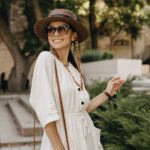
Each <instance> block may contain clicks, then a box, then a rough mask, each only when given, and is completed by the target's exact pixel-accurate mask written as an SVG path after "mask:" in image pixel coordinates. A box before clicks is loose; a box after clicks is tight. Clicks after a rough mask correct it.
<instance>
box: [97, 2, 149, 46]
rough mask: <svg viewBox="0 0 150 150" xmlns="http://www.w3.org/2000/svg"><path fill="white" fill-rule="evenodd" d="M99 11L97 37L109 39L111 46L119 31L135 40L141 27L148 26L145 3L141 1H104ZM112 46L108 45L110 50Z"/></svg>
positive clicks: (147, 13)
mask: <svg viewBox="0 0 150 150" xmlns="http://www.w3.org/2000/svg"><path fill="white" fill-rule="evenodd" d="M104 2H105V5H104V7H103V9H101V10H100V11H99V14H98V15H99V16H98V20H99V24H100V26H99V35H100V36H108V37H110V41H111V44H112V42H113V41H114V39H115V38H116V37H117V36H118V34H119V33H120V32H121V31H125V32H126V33H127V34H129V35H130V36H131V38H132V39H134V40H136V39H137V37H138V36H140V34H141V33H140V31H141V30H142V28H143V26H145V25H149V23H150V21H149V20H150V19H149V14H150V12H149V10H148V9H146V6H147V3H146V2H145V1H141V0H120V1H117V0H111V1H110V0H105V1H104ZM111 46H112V45H110V48H111Z"/></svg>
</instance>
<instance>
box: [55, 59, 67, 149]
mask: <svg viewBox="0 0 150 150" xmlns="http://www.w3.org/2000/svg"><path fill="white" fill-rule="evenodd" d="M54 66H55V76H56V82H57V89H58V94H59V101H60V107H61V114H62V119H63V124H64V130H65V136H66V141H67V148H68V150H69V140H68V133H67V126H66V120H65V115H64V107H63V102H62V95H61V90H60V84H59V79H58V73H57V67H56V62H55V59H54Z"/></svg>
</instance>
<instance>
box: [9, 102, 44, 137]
mask: <svg viewBox="0 0 150 150" xmlns="http://www.w3.org/2000/svg"><path fill="white" fill-rule="evenodd" d="M8 106H9V109H10V110H11V112H12V114H13V116H14V118H15V121H16V123H17V125H18V127H19V131H20V133H21V135H22V136H33V135H34V116H33V115H32V114H31V113H30V112H29V111H28V110H27V109H26V108H25V107H24V106H23V105H22V104H21V102H20V99H17V100H11V101H8ZM35 122H36V127H35V132H36V134H38V135H41V134H42V132H43V130H42V127H41V125H40V123H39V122H38V121H37V120H35Z"/></svg>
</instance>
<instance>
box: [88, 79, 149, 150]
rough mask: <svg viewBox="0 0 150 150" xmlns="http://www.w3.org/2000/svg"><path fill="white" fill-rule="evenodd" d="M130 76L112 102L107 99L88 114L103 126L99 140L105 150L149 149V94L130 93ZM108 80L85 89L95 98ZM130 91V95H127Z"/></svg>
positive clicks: (96, 123)
mask: <svg viewBox="0 0 150 150" xmlns="http://www.w3.org/2000/svg"><path fill="white" fill-rule="evenodd" d="M132 81H133V79H129V80H128V81H127V82H126V84H125V85H124V86H123V87H122V89H121V90H120V91H119V93H118V94H117V95H118V96H117V98H116V99H115V101H113V102H106V103H104V104H103V105H102V106H100V107H99V108H97V109H96V110H95V111H93V112H91V113H90V115H91V117H92V120H93V122H94V124H95V126H97V127H98V128H101V129H102V132H101V142H102V144H103V146H104V149H105V150H149V149H150V130H149V127H150V118H149V116H150V102H149V97H150V95H147V94H144V93H139V94H136V95H134V96H133V94H132V93H133V91H132V86H131V82H132ZM106 83H107V81H105V82H102V83H98V84H95V85H93V86H91V87H89V88H88V90H89V93H90V95H92V97H95V96H96V95H97V94H99V93H100V92H102V91H103V90H104V88H105V86H106ZM130 94H132V96H130Z"/></svg>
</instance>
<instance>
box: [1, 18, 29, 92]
mask: <svg viewBox="0 0 150 150" xmlns="http://www.w3.org/2000/svg"><path fill="white" fill-rule="evenodd" d="M0 37H1V39H2V41H3V42H4V43H5V44H6V46H7V47H8V50H9V52H10V53H11V56H12V58H13V60H14V67H13V69H12V72H11V74H10V77H9V81H8V88H9V90H10V91H12V92H21V91H24V90H25V88H26V80H27V75H28V71H29V67H30V66H29V65H28V64H27V60H26V57H25V56H24V55H23V54H22V53H21V50H20V48H19V46H18V44H17V42H16V41H15V39H14V38H13V36H12V34H11V32H10V31H9V28H8V27H7V25H6V24H5V22H4V20H3V18H2V16H1V15H0Z"/></svg>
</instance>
